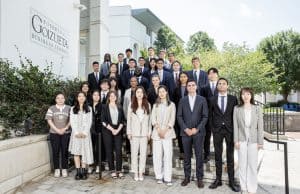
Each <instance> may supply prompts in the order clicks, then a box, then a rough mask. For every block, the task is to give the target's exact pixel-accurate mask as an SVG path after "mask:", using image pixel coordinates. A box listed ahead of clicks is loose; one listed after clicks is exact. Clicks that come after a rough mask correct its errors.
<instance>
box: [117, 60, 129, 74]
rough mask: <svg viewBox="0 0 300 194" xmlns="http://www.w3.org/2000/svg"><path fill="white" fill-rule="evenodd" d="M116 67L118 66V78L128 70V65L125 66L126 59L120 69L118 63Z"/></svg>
mask: <svg viewBox="0 0 300 194" xmlns="http://www.w3.org/2000/svg"><path fill="white" fill-rule="evenodd" d="M124 61H125V62H124ZM117 66H118V74H119V75H120V76H121V75H122V73H123V72H124V71H125V70H126V69H128V64H126V59H123V63H122V68H121V67H120V62H118V63H117Z"/></svg>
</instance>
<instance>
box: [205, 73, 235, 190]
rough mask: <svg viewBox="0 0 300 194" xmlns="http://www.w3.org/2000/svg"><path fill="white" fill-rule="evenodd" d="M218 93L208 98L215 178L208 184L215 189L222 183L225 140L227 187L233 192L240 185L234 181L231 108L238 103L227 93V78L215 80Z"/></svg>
mask: <svg viewBox="0 0 300 194" xmlns="http://www.w3.org/2000/svg"><path fill="white" fill-rule="evenodd" d="M217 89H218V95H217V96H213V97H211V98H210V99H209V124H210V125H211V128H212V133H213V138H214V147H215V161H216V162H215V163H216V180H215V181H214V182H213V183H212V184H211V185H210V186H209V188H210V189H215V188H217V187H218V186H221V185H222V180H221V178H222V152H223V140H224V139H225V142H226V159H227V171H228V177H229V187H230V188H231V189H232V190H233V191H234V192H239V191H240V187H239V186H238V185H237V184H236V183H235V181H234V158H233V154H234V144H233V110H234V107H235V106H236V105H237V104H238V102H237V98H236V97H235V96H232V95H229V94H228V93H227V92H228V80H226V79H225V78H220V79H219V80H218V82H217Z"/></svg>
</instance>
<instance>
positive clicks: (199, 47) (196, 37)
mask: <svg viewBox="0 0 300 194" xmlns="http://www.w3.org/2000/svg"><path fill="white" fill-rule="evenodd" d="M213 50H216V46H215V42H214V39H212V38H210V37H209V36H208V34H207V33H206V32H202V31H199V32H196V33H195V34H193V35H191V36H190V39H189V41H188V43H187V52H188V53H190V54H192V53H197V52H206V51H213Z"/></svg>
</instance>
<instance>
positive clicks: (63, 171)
mask: <svg viewBox="0 0 300 194" xmlns="http://www.w3.org/2000/svg"><path fill="white" fill-rule="evenodd" d="M61 174H62V177H64V178H66V177H68V171H67V169H62V171H61Z"/></svg>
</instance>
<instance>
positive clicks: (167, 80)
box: [156, 58, 175, 97]
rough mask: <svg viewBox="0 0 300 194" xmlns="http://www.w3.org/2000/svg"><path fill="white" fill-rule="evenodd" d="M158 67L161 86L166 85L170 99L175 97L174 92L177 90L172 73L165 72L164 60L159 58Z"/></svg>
mask: <svg viewBox="0 0 300 194" xmlns="http://www.w3.org/2000/svg"><path fill="white" fill-rule="evenodd" d="M156 66H157V74H158V76H159V78H160V85H165V86H166V87H167V88H168V90H169V94H170V97H171V96H173V95H172V94H173V91H174V89H175V84H174V81H173V76H172V74H171V73H170V72H168V71H166V70H164V69H163V68H164V60H163V59H161V58H159V59H157V61H156Z"/></svg>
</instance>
